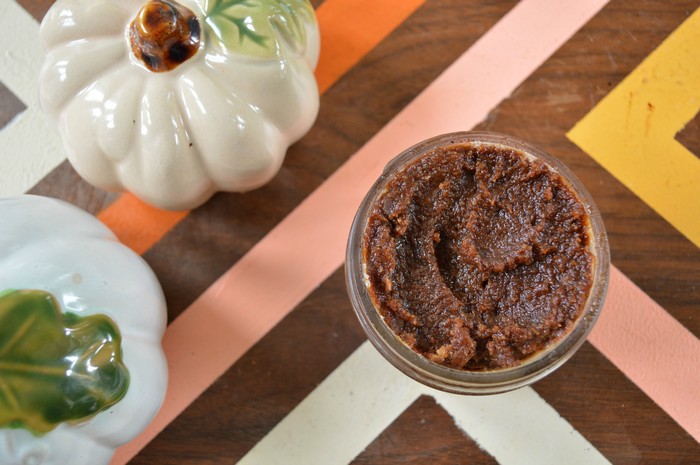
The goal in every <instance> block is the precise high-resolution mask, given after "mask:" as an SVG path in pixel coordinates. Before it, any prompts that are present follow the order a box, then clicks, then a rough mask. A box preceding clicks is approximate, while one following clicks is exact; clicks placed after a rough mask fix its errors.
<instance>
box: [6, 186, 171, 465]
mask: <svg viewBox="0 0 700 465" xmlns="http://www.w3.org/2000/svg"><path fill="white" fill-rule="evenodd" d="M0 218H2V219H3V221H1V222H0V283H1V286H2V289H0V292H2V295H3V296H4V297H7V296H8V295H9V294H11V292H12V290H15V291H17V290H34V291H43V292H44V295H46V293H48V294H50V295H51V296H53V297H54V298H55V302H56V304H57V306H58V307H60V312H61V315H63V316H64V317H65V315H67V314H69V315H70V316H69V317H68V318H67V319H66V318H63V317H62V318H61V320H62V321H56V322H55V323H57V324H61V325H64V326H65V327H66V328H68V329H70V328H76V324H78V322H83V323H84V322H86V321H88V322H92V323H90V325H89V326H93V327H94V326H95V323H98V322H99V325H98V326H100V325H102V324H103V323H104V320H103V318H105V317H107V318H109V321H111V322H113V324H114V328H113V329H116V328H118V333H119V335H120V337H121V348H120V351H121V357H122V359H123V363H124V365H125V366H126V368H127V369H128V372H129V381H128V383H129V385H128V389H127V390H126V393H125V394H124V396H123V398H121V400H119V401H118V402H116V403H114V404H113V405H112V406H111V407H108V408H107V409H106V410H103V411H101V412H100V413H97V415H95V416H93V417H91V418H88V419H87V420H86V419H85V417H84V416H83V415H78V416H77V417H74V418H72V419H70V421H66V422H60V423H59V424H58V425H57V426H55V428H53V429H51V430H50V431H48V432H46V433H44V434H39V432H38V431H37V430H38V429H40V428H36V427H34V428H27V427H26V425H21V424H20V422H15V423H14V424H13V425H12V426H13V427H8V426H4V427H2V428H0V463H2V464H3V465H26V464H30V463H31V464H33V465H65V464H71V465H102V464H107V463H109V461H110V459H111V457H112V455H113V453H114V449H115V448H116V447H118V446H120V445H121V444H124V443H126V442H128V441H129V440H131V439H133V438H134V437H135V436H136V435H138V434H139V433H140V432H141V431H142V430H143V429H144V428H145V427H146V426H147V425H148V423H150V421H151V420H152V418H153V416H154V415H155V413H156V412H157V410H158V408H159V407H160V404H161V402H162V400H163V397H164V395H165V389H166V386H167V364H166V361H165V358H164V356H163V350H162V347H161V344H160V341H161V338H162V335H163V332H164V330H165V323H166V309H165V299H164V297H163V293H162V290H161V288H160V284H159V283H158V281H157V279H156V277H155V275H154V274H153V272H152V271H151V269H150V268H149V267H148V266H147V265H146V263H145V262H144V261H143V259H141V257H139V256H138V255H136V254H135V253H133V252H132V251H131V250H130V249H128V248H127V247H125V246H124V245H122V244H121V243H119V242H118V241H117V240H116V238H115V237H114V235H113V234H112V233H111V232H110V231H109V230H108V229H107V228H106V227H105V226H104V225H102V224H101V223H100V222H99V221H98V220H96V219H95V218H94V217H92V216H91V215H89V214H87V213H85V212H83V211H82V210H79V209H78V208H76V207H73V206H71V205H68V204H66V203H63V202H61V201H58V200H54V199H49V198H44V197H36V196H22V197H18V198H8V199H0ZM5 323H6V322H4V323H2V324H5ZM78 326H80V325H79V324H78ZM33 328H35V329H36V330H39V328H40V326H36V322H35V323H33V324H32V325H31V326H30V327H28V328H27V330H28V331H32V330H33ZM113 329H109V328H108V327H105V326H102V328H101V329H100V330H99V332H101V333H102V335H101V336H99V337H97V338H96V339H95V338H93V339H94V340H93V342H96V341H97V340H99V339H103V340H111V341H112V342H116V339H115V338H116V334H117V333H115V332H113ZM64 331H65V329H64ZM74 331H75V329H74ZM86 331H87V330H86ZM89 332H90V331H88V332H87V333H84V334H88V333H89ZM110 332H111V335H110V334H109V333H110ZM73 335H74V336H75V335H77V334H76V333H75V332H74V333H73ZM91 337H92V336H90V337H88V339H90V338H91ZM117 339H118V338H117ZM30 340H31V338H27V339H26V341H30ZM5 342H7V341H5ZM89 345H93V344H89ZM59 346H60V343H59ZM3 347H4V349H3V348H2V347H0V353H2V352H3V351H5V350H6V349H7V347H10V348H12V347H14V345H13V344H9V345H8V344H4V346H3ZM65 347H67V346H64V348H65ZM68 348H69V347H68ZM47 350H51V351H53V349H47ZM108 354H109V352H107V353H106V354H105V355H108ZM5 355H7V354H5ZM0 358H1V357H0ZM108 358H109V357H108ZM98 359H99V357H98ZM96 360H97V359H96ZM1 379H2V381H3V383H4V384H5V385H6V384H7V382H8V381H9V379H8V378H7V377H5V376H4V375H3V376H2V378H1ZM115 379H117V378H115ZM122 381H123V380H122ZM0 387H1V386H0ZM23 394H27V393H26V392H24V391H23ZM118 396H119V395H118V394H117V397H118ZM83 413H84V412H83Z"/></svg>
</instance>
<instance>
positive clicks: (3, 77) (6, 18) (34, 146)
mask: <svg viewBox="0 0 700 465" xmlns="http://www.w3.org/2000/svg"><path fill="white" fill-rule="evenodd" d="M0 18H3V24H2V27H0V44H2V50H3V52H2V54H1V55H0V81H2V82H3V84H4V85H5V86H7V88H8V89H10V90H11V91H12V93H13V94H15V95H16V96H17V97H18V98H19V99H20V100H22V102H24V104H25V105H26V107H27V109H26V110H25V111H24V112H23V113H21V114H19V115H17V116H16V117H15V118H14V120H12V121H11V122H10V124H8V125H7V126H5V127H4V128H3V129H2V130H0V147H2V150H1V151H0V167H2V168H1V169H0V197H7V196H14V195H20V194H23V193H24V192H26V191H27V190H29V189H31V188H32V187H33V186H34V185H35V184H36V183H37V182H39V181H40V180H41V179H42V178H43V177H44V176H46V175H47V174H48V173H50V172H51V170H53V169H54V168H55V167H56V166H58V165H59V164H60V163H61V162H63V160H65V158H66V155H65V152H64V150H63V146H62V143H61V140H60V138H59V137H58V134H57V132H56V129H55V128H54V125H53V124H51V122H50V121H49V120H48V118H47V117H46V116H45V115H44V114H43V113H42V112H41V111H40V109H39V101H38V97H37V94H38V76H39V69H40V67H41V62H42V60H43V58H44V54H43V52H42V50H41V46H40V44H39V25H38V23H37V22H36V21H35V20H34V18H32V17H31V16H30V15H29V13H27V12H26V11H25V10H24V9H23V8H22V7H21V6H19V5H18V4H17V3H16V2H15V1H14V0H9V1H8V0H3V1H1V2H0Z"/></svg>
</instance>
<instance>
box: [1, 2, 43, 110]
mask: <svg viewBox="0 0 700 465" xmlns="http://www.w3.org/2000/svg"><path fill="white" fill-rule="evenodd" d="M0 18H2V19H3V20H2V27H0V44H2V56H1V57H0V64H1V66H0V81H2V82H3V84H5V86H7V88H8V89H10V90H11V91H12V93H13V94H15V95H16V96H17V97H18V98H19V99H20V100H22V102H24V104H25V105H26V106H27V107H32V108H34V107H37V106H38V98H37V77H38V76H39V69H40V68H41V62H42V61H43V59H44V53H43V51H42V50H41V44H40V42H39V24H38V23H37V22H36V20H35V19H34V18H32V16H31V15H30V14H29V13H27V11H26V10H25V9H24V8H22V7H21V6H20V5H18V4H17V3H16V2H15V1H14V0H3V1H2V2H0Z"/></svg>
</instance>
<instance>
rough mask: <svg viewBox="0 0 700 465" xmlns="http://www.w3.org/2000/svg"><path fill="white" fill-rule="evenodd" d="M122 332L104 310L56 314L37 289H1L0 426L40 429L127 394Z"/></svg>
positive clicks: (100, 408)
mask: <svg viewBox="0 0 700 465" xmlns="http://www.w3.org/2000/svg"><path fill="white" fill-rule="evenodd" d="M128 386H129V373H128V371H127V369H126V367H125V366H124V364H123V363H122V360H121V335H120V334H119V330H118V328H117V326H116V324H115V323H114V322H113V321H112V320H111V319H110V318H109V317H107V316H105V315H91V316H87V317H78V316H77V315H75V314H71V313H66V314H62V313H61V311H60V308H59V305H58V302H57V301H56V299H55V298H54V297H53V296H52V295H51V294H49V293H47V292H44V291H34V290H24V291H10V292H2V293H0V428H3V427H10V428H26V429H28V430H29V431H31V432H33V433H35V434H41V433H46V432H48V431H51V430H52V429H53V428H55V427H56V426H58V424H60V423H62V422H69V423H77V422H80V421H83V420H85V419H88V418H90V417H91V416H93V415H95V414H97V413H99V412H101V411H103V410H105V409H107V408H109V407H110V406H112V405H114V404H115V403H117V402H118V401H119V400H121V398H122V397H124V394H126V391H127V388H128Z"/></svg>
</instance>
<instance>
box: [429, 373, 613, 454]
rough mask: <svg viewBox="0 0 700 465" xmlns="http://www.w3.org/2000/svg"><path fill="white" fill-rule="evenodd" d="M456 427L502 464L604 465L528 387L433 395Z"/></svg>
mask: <svg viewBox="0 0 700 465" xmlns="http://www.w3.org/2000/svg"><path fill="white" fill-rule="evenodd" d="M433 397H434V398H435V400H436V401H437V402H438V403H439V404H440V405H442V407H443V408H444V409H445V410H447V412H448V413H449V414H450V415H452V417H453V418H454V420H455V423H456V424H457V426H458V427H459V428H461V429H462V430H463V431H464V432H465V433H467V434H468V435H469V436H471V437H472V439H474V440H475V441H476V443H477V444H479V446H481V447H482V448H483V449H484V450H486V451H487V452H488V453H489V454H491V455H492V456H493V457H494V458H495V459H496V460H497V461H498V463H500V464H502V465H511V464H512V465H549V464H551V465H558V464H563V463H565V464H567V465H604V464H606V465H609V464H610V462H609V461H608V460H607V459H606V458H605V457H604V456H603V455H602V454H601V453H600V452H598V450H597V449H596V448H595V447H593V446H592V445H591V444H590V443H589V442H588V441H587V440H586V439H585V438H584V437H583V436H581V434H580V433H579V432H578V431H576V430H575V429H574V428H573V427H572V426H571V425H570V424H569V423H568V422H567V421H566V420H565V419H564V418H562V417H561V416H560V415H559V413H557V411H556V410H554V408H552V407H551V406H550V405H549V404H548V403H547V402H545V400H544V399H542V398H541V397H540V396H539V395H538V394H537V393H536V392H535V391H534V390H533V389H532V388H529V387H528V388H523V389H519V390H517V391H513V392H508V393H505V394H499V395H495V396H481V397H473V396H459V395H454V394H446V393H442V392H437V391H434V392H433Z"/></svg>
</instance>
